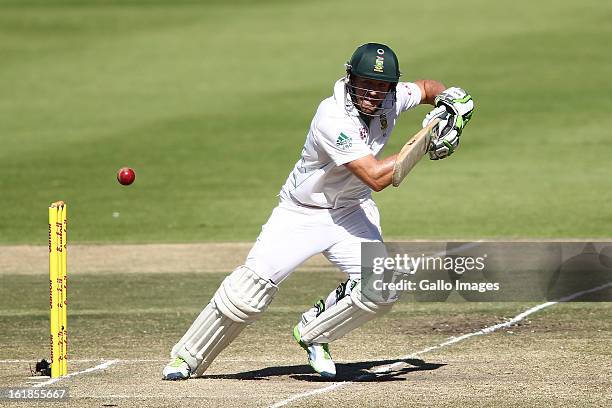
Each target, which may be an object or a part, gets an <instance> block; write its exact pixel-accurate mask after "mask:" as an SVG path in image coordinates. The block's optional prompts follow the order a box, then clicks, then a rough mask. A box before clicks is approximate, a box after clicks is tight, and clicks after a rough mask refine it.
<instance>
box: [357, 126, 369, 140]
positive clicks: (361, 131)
mask: <svg viewBox="0 0 612 408" xmlns="http://www.w3.org/2000/svg"><path fill="white" fill-rule="evenodd" d="M359 137H360V138H361V140H366V139H367V138H368V130H367V129H366V128H364V127H360V128H359Z"/></svg>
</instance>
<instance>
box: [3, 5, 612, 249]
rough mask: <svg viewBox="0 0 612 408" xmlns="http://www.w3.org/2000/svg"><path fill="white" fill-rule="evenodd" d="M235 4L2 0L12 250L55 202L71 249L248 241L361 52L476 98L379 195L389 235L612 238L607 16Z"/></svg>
mask: <svg viewBox="0 0 612 408" xmlns="http://www.w3.org/2000/svg"><path fill="white" fill-rule="evenodd" d="M227 3H230V2H227ZM227 3H226V2H221V1H209V2H191V1H189V2H187V1H173V2H163V1H52V0H45V1H42V0H41V1H0V60H1V63H0V89H1V90H2V91H1V92H0V118H1V119H0V171H1V174H2V177H0V197H1V198H2V201H3V211H2V212H0V243H2V244H9V243H34V244H44V243H46V234H47V231H46V230H47V227H46V221H47V220H46V217H47V212H46V207H47V205H48V204H49V203H50V202H51V201H55V200H58V199H64V200H66V201H67V202H68V203H69V205H70V215H69V218H70V223H71V240H72V242H153V241H164V242H183V241H205V240H247V241H250V240H253V239H254V238H255V237H256V236H257V233H258V231H259V228H260V225H261V224H262V223H263V222H265V220H266V219H267V217H268V215H269V213H270V211H271V209H272V207H273V206H274V205H275V203H276V200H277V199H276V197H275V195H276V193H277V192H278V190H279V188H280V186H281V185H282V183H283V182H284V180H285V177H286V176H287V174H288V172H289V171H290V169H291V167H292V166H293V164H294V163H295V161H296V160H297V158H298V156H299V153H300V150H301V147H302V144H303V141H304V137H305V133H306V131H307V129H308V125H309V123H310V120H311V117H312V115H313V113H314V111H315V109H316V106H317V104H318V102H319V101H320V100H322V99H324V98H326V97H327V96H329V95H330V93H331V90H332V85H333V82H334V81H335V80H336V79H337V78H338V77H340V76H341V75H342V74H343V66H342V64H343V63H344V62H345V61H346V59H347V58H348V57H349V56H350V54H351V52H352V51H353V49H354V48H355V47H356V46H357V45H359V44H361V43H363V42H366V41H381V42H386V43H388V44H390V45H391V46H392V47H393V48H394V49H395V50H396V51H397V52H398V54H399V56H400V60H401V68H402V71H403V72H404V77H403V78H404V79H405V80H412V79H419V78H433V79H439V80H442V81H443V82H445V83H446V84H448V85H460V86H463V87H465V88H467V89H468V90H469V91H470V92H471V93H472V94H473V96H474V99H475V101H476V103H477V110H476V112H475V114H474V118H473V121H472V123H471V124H470V125H469V127H468V128H467V130H466V131H465V133H464V136H463V139H462V140H463V141H462V147H461V149H460V151H459V152H458V153H457V155H456V156H454V157H452V158H451V159H449V160H445V161H442V162H439V163H431V162H429V161H427V162H424V163H422V164H420V165H419V167H418V168H417V169H416V170H415V172H414V174H413V175H411V176H410V178H409V180H407V182H406V184H405V185H403V186H402V187H401V188H400V189H392V188H389V189H387V190H386V191H384V192H382V193H380V194H376V196H375V198H376V200H377V202H378V203H379V206H380V208H381V213H382V220H383V221H382V223H383V230H384V232H385V234H386V236H387V237H421V238H447V237H451V238H452V237H472V238H483V237H610V236H611V233H610V227H609V226H610V223H611V222H612V207H610V206H609V205H608V203H609V202H610V200H611V199H612V178H611V177H610V174H611V173H612V165H611V162H610V159H609V158H610V157H611V156H612V144H611V143H610V142H609V140H608V139H609V133H610V132H609V129H610V127H611V126H612V116H610V110H611V108H612V98H610V96H609V94H608V93H607V92H606V90H605V87H606V84H605V81H606V78H608V77H609V73H610V71H611V68H612V56H611V55H610V53H609V52H608V51H609V50H608V49H609V45H608V44H609V41H608V40H606V39H610V38H612V28H611V26H610V24H609V20H610V17H611V15H612V5H611V4H609V3H607V2H601V1H596V0H585V1H582V2H578V3H577V2H573V1H569V0H563V1H552V0H546V1H525V0H519V1H514V2H510V3H508V2H491V1H486V0H466V1H462V2H453V1H450V0H442V1H438V2H435V3H423V4H414V2H401V1H395V2H378V3H376V4H374V3H372V2H367V1H360V0H358V1H351V2H325V1H307V2H299V3H296V2H280V1H257V2H247V1H240V2H231V4H227ZM426 111H427V109H426V108H425V107H420V108H418V109H416V110H414V111H413V112H411V113H408V114H406V118H405V119H404V120H403V122H401V125H400V126H399V128H398V129H397V130H396V132H395V134H394V136H393V138H392V142H391V144H390V146H389V147H388V149H387V152H388V153H392V152H393V151H395V150H397V149H399V147H400V146H401V144H402V143H403V141H404V140H405V138H406V137H407V136H409V135H410V134H412V133H414V131H415V130H416V129H417V128H418V126H419V124H420V121H421V119H422V117H423V115H424V114H425V113H426ZM125 165H129V166H132V167H134V168H135V170H136V172H137V179H136V183H135V184H134V185H133V186H131V187H129V188H126V187H122V186H120V185H119V184H117V182H116V181H115V172H116V171H117V169H118V168H120V167H121V166H125ZM113 213H119V216H118V217H113V216H112V215H113Z"/></svg>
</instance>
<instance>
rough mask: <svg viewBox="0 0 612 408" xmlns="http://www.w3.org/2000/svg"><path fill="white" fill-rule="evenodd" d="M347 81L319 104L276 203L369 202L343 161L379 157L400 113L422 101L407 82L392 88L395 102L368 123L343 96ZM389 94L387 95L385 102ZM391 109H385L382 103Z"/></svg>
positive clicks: (322, 205)
mask: <svg viewBox="0 0 612 408" xmlns="http://www.w3.org/2000/svg"><path fill="white" fill-rule="evenodd" d="M345 84H346V78H342V79H340V80H338V81H337V82H336V84H335V86H334V95H333V96H331V97H329V98H327V99H325V100H323V101H322V102H321V103H320V104H319V108H318V109H317V113H316V114H315V116H314V118H313V119H312V122H311V123H310V130H309V131H308V135H307V136H306V143H305V144H304V148H303V149H302V157H301V158H300V160H298V162H297V163H296V164H295V167H294V168H293V171H292V172H291V173H290V174H289V177H288V178H287V181H286V182H285V184H284V185H283V187H282V189H281V191H280V194H279V196H280V199H281V202H283V201H290V202H293V203H295V204H298V205H304V206H310V207H320V208H342V207H348V206H352V205H356V204H359V203H361V202H363V201H365V200H367V199H368V198H370V196H371V193H372V190H371V189H370V187H368V186H367V185H366V184H365V183H364V182H363V181H361V180H360V179H359V178H358V177H357V176H355V175H354V174H353V173H352V172H351V171H350V170H349V169H348V168H346V166H344V164H345V163H348V162H350V161H353V160H356V159H359V158H361V157H364V156H367V155H369V154H372V155H374V156H375V157H376V158H378V155H379V154H380V153H381V152H382V150H383V148H384V146H385V144H386V143H387V141H388V140H389V135H390V134H391V132H392V131H393V128H394V127H395V122H396V121H397V118H398V116H399V114H400V113H401V112H405V111H407V110H408V109H411V108H413V107H415V106H417V105H418V104H419V103H420V102H421V91H420V89H419V87H418V86H417V85H416V84H414V83H411V82H400V83H398V84H397V91H396V94H397V100H396V103H395V105H394V106H393V107H392V108H391V109H387V110H386V111H385V114H384V115H382V116H380V117H374V118H372V120H371V121H370V125H369V126H367V125H366V123H365V122H364V121H363V120H362V119H361V118H360V117H359V112H358V111H357V109H355V107H354V106H353V103H352V102H351V99H350V96H349V95H348V94H347V92H346V87H345ZM392 97H393V95H391V94H389V95H387V98H389V101H385V102H387V103H390V102H391V98H392ZM384 106H390V105H384Z"/></svg>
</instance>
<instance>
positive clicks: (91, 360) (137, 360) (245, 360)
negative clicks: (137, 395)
mask: <svg viewBox="0 0 612 408" xmlns="http://www.w3.org/2000/svg"><path fill="white" fill-rule="evenodd" d="M109 360H115V361H117V362H118V363H122V364H130V363H167V362H168V361H170V357H168V358H164V359H159V358H156V359H152V358H134V359H120V358H86V359H80V360H69V363H94V362H104V361H109ZM261 361H278V362H284V361H285V360H283V359H269V358H218V359H215V362H235V363H252V362H261ZM24 363H30V364H32V365H34V364H36V361H35V360H34V359H32V360H0V364H24Z"/></svg>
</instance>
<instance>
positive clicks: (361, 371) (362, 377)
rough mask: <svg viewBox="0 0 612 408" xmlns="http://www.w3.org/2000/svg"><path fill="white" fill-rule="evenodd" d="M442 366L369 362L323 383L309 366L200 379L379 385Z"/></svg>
mask: <svg viewBox="0 0 612 408" xmlns="http://www.w3.org/2000/svg"><path fill="white" fill-rule="evenodd" d="M395 363H403V365H402V367H400V368H398V369H395V370H389V371H385V372H381V373H376V372H374V371H370V370H371V369H372V368H376V367H381V366H386V365H389V364H395ZM445 365H446V364H436V363H426V362H425V361H423V360H421V359H399V360H398V359H395V360H373V361H360V362H355V363H338V364H336V372H337V373H338V374H337V375H336V377H335V378H333V379H326V378H323V377H321V376H320V375H318V374H317V373H315V372H314V371H313V369H312V368H311V367H310V366H309V365H290V366H276V367H266V368H262V369H260V370H252V371H244V372H242V373H236V374H211V375H204V376H202V377H200V378H202V379H209V380H215V379H223V380H228V379H229V380H268V379H271V378H272V377H282V376H288V377H289V378H293V379H295V380H300V381H313V382H329V381H334V382H337V381H355V382H379V381H405V380H406V378H405V375H406V374H408V373H411V372H413V371H425V370H436V369H438V368H440V367H442V366H445Z"/></svg>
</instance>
